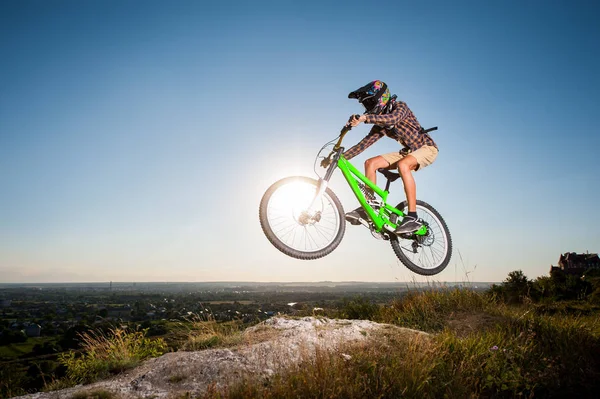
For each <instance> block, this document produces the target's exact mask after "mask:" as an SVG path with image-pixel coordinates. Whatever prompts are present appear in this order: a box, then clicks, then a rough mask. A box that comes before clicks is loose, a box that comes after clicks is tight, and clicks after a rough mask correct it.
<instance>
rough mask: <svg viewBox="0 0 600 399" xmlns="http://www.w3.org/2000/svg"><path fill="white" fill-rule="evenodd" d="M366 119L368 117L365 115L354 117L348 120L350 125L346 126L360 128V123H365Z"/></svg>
mask: <svg viewBox="0 0 600 399" xmlns="http://www.w3.org/2000/svg"><path fill="white" fill-rule="evenodd" d="M366 119H367V117H366V116H365V115H352V116H351V117H350V119H348V123H347V124H346V126H348V125H350V126H352V127H355V126H358V124H359V123H361V122H364V121H365V120H366Z"/></svg>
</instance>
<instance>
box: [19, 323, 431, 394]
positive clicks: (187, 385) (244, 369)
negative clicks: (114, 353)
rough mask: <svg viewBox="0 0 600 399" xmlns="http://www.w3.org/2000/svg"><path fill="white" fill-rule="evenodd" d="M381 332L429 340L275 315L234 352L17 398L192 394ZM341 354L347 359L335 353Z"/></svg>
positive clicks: (374, 327)
mask: <svg viewBox="0 0 600 399" xmlns="http://www.w3.org/2000/svg"><path fill="white" fill-rule="evenodd" d="M382 331H389V332H394V333H397V334H401V335H405V336H406V337H407V339H409V338H414V337H416V336H418V337H427V336H428V334H427V333H424V332H420V331H416V330H411V329H408V328H401V327H396V326H391V325H387V324H379V323H374V322H371V321H367V320H332V319H327V318H315V317H305V318H302V319H287V318H281V317H275V318H272V319H269V320H266V321H265V322H263V323H260V324H258V325H256V326H254V327H251V328H249V329H247V330H246V331H245V332H244V340H243V342H244V343H243V344H242V345H239V346H236V347H235V348H228V349H207V350H203V351H197V352H173V353H167V354H165V355H163V356H161V357H159V358H155V359H150V360H148V361H146V362H144V363H143V364H142V365H140V366H139V367H137V368H135V369H132V370H129V371H127V372H125V373H123V374H120V375H118V376H115V377H114V378H112V379H109V380H105V381H99V382H96V383H93V384H90V385H86V386H81V385H80V386H76V387H73V388H69V389H64V390H60V391H54V392H40V393H35V394H31V395H26V396H21V397H20V398H28V399H67V398H71V397H72V396H73V395H75V394H77V393H81V392H89V391H94V390H105V391H109V392H111V393H113V394H114V395H115V397H118V398H119V399H133V398H135V399H138V398H155V399H159V398H173V397H177V396H178V395H183V394H185V393H190V394H192V395H197V394H201V393H203V392H205V391H206V389H207V388H208V387H210V386H213V387H215V388H219V387H223V386H225V385H227V384H231V383H235V382H236V381H239V380H240V379H241V378H245V377H250V378H265V377H268V376H270V375H272V374H273V373H277V372H278V371H280V370H282V369H284V368H285V367H287V366H289V365H291V364H294V363H296V362H298V361H300V360H306V359H310V358H311V357H312V356H314V355H315V353H316V351H317V350H336V349H337V348H338V347H339V346H340V344H345V343H349V342H359V341H365V340H367V339H371V338H373V337H374V336H375V335H376V333H377V332H382ZM340 356H343V357H347V356H350V355H348V354H345V353H342V352H340Z"/></svg>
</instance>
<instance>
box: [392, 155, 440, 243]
mask: <svg viewBox="0 0 600 399" xmlns="http://www.w3.org/2000/svg"><path fill="white" fill-rule="evenodd" d="M437 154H438V150H437V148H435V147H433V146H423V147H421V148H419V149H417V150H416V151H413V152H411V153H410V154H409V155H407V156H405V157H404V158H402V159H401V160H400V161H399V162H398V171H399V172H400V176H401V177H402V182H403V183H404V192H405V193H406V201H407V202H408V215H407V216H406V217H405V218H404V219H403V220H402V223H400V225H399V226H398V227H397V228H396V233H398V234H403V233H412V232H414V231H417V230H419V229H420V228H421V222H420V221H419V219H418V217H417V186H416V184H415V179H414V178H413V175H412V172H413V171H416V170H419V169H422V168H424V167H426V166H428V165H431V164H432V163H433V161H435V158H436V157H437Z"/></svg>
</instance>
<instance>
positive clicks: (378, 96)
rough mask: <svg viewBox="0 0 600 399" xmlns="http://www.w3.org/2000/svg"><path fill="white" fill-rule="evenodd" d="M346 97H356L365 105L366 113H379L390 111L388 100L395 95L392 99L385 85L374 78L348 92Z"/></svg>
mask: <svg viewBox="0 0 600 399" xmlns="http://www.w3.org/2000/svg"><path fill="white" fill-rule="evenodd" d="M348 98H356V99H357V100H358V102H359V103H361V104H362V105H363V106H364V107H365V110H366V111H365V113H366V114H374V115H379V114H382V113H387V112H389V111H390V108H391V107H390V105H391V102H392V101H390V100H393V99H395V98H396V96H393V99H392V96H390V91H389V89H388V87H387V85H386V84H385V83H384V82H382V81H380V80H374V81H373V82H371V83H367V84H366V85H364V86H363V87H361V88H360V89H357V90H354V91H353V92H351V93H350V94H348Z"/></svg>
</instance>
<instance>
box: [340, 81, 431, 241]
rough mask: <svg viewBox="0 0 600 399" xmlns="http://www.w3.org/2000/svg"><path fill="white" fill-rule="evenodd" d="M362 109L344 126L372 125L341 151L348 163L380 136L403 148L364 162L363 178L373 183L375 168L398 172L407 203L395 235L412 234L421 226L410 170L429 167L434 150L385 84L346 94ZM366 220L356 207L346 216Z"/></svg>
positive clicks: (354, 221)
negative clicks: (356, 141) (364, 133)
mask: <svg viewBox="0 0 600 399" xmlns="http://www.w3.org/2000/svg"><path fill="white" fill-rule="evenodd" d="M348 98H355V99H357V100H358V102H359V103H361V104H362V105H363V106H364V107H365V113H364V114H363V115H360V117H358V118H356V117H355V116H354V115H353V116H351V117H350V119H349V120H348V123H347V125H351V126H352V127H354V126H357V125H358V124H359V123H361V122H363V123H371V124H374V125H375V126H373V127H372V128H371V131H370V132H369V134H367V135H366V136H365V137H364V138H363V139H362V140H361V141H360V142H359V143H358V144H356V145H355V146H353V147H352V148H350V149H349V150H347V151H346V152H344V157H345V158H346V159H348V160H350V159H351V158H353V157H355V156H356V155H358V154H360V153H361V152H363V151H364V150H366V149H367V148H368V147H370V146H371V145H372V144H373V143H375V142H376V141H377V140H379V139H380V138H382V137H383V136H388V137H390V138H392V139H394V140H396V141H398V142H399V143H400V144H401V145H402V146H403V149H402V150H400V151H399V152H392V153H389V154H383V155H378V156H376V157H373V158H369V159H367V160H366V161H365V176H366V177H367V178H368V179H369V180H371V181H372V182H373V184H376V180H377V176H376V172H377V169H379V168H384V169H396V168H397V169H398V171H399V172H400V176H401V177H402V182H403V183H404V192H405V193H406V200H407V201H408V214H407V216H406V217H405V218H404V219H403V220H402V223H401V224H400V225H399V226H398V227H397V228H396V231H395V233H397V234H404V233H412V232H415V231H417V230H419V228H421V226H422V222H421V220H420V219H419V218H418V216H417V189H416V185H415V180H414V178H413V176H412V171H417V170H419V169H421V168H424V167H426V166H429V165H431V164H432V163H433V161H435V158H436V157H437V154H438V148H437V145H436V144H435V142H434V141H433V139H432V138H431V137H430V136H429V134H427V133H424V132H423V129H422V128H421V125H420V124H419V121H417V118H416V117H415V116H414V114H413V113H412V111H411V110H410V109H409V108H408V106H407V105H406V103H405V102H402V101H397V100H396V98H397V96H396V95H393V96H390V91H389V89H388V87H387V85H386V84H385V83H384V82H382V81H380V80H375V81H373V82H370V83H367V84H366V85H365V86H363V87H361V88H359V89H357V90H355V91H353V92H351V93H350V94H348ZM367 200H371V201H372V200H375V196H374V194H373V192H372V190H370V189H369V188H368V187H367ZM361 218H362V219H366V218H367V215H366V212H365V211H364V209H363V208H362V207H359V208H357V209H355V210H353V211H352V212H348V213H347V214H346V220H348V221H349V222H350V223H352V224H360V222H359V219H361Z"/></svg>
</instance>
